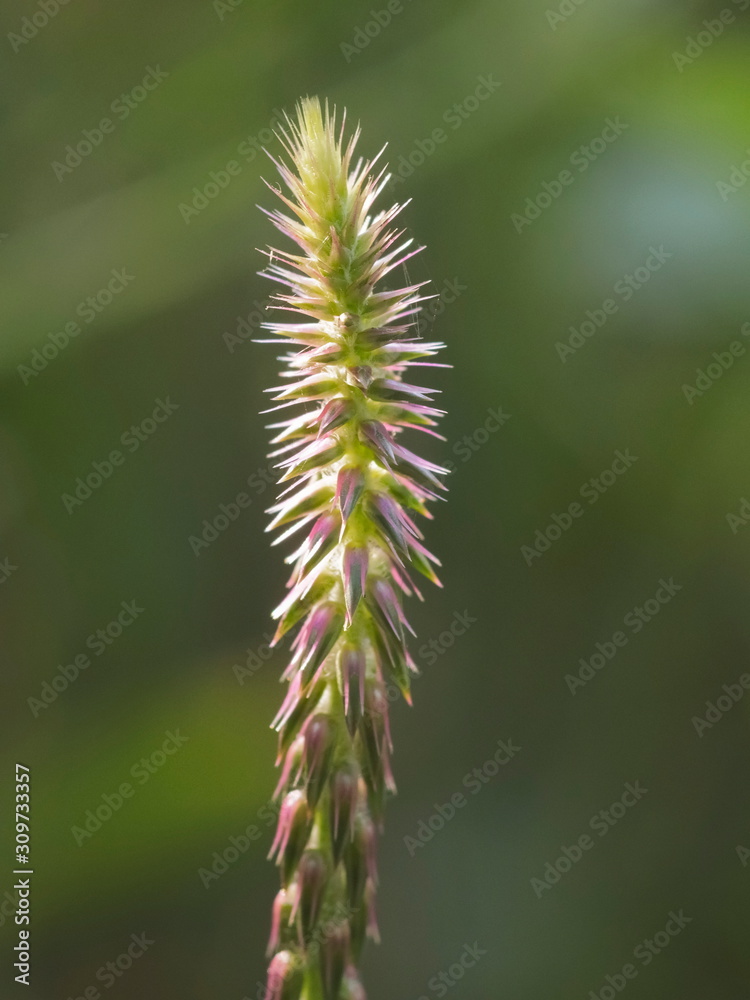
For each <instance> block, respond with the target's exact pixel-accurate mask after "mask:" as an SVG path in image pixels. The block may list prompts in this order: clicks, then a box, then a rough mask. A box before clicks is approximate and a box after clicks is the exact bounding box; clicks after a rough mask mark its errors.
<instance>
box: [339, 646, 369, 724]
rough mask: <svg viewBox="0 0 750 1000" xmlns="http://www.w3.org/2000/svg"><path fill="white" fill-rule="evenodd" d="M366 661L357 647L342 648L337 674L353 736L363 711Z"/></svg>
mask: <svg viewBox="0 0 750 1000" xmlns="http://www.w3.org/2000/svg"><path fill="white" fill-rule="evenodd" d="M366 668H367V659H366V657H365V654H364V651H363V650H362V649H361V648H360V647H358V646H344V648H343V649H342V651H341V654H340V656H339V673H340V677H341V685H342V693H343V696H344V712H345V713H346V722H347V726H348V728H349V732H350V733H351V735H352V736H353V735H354V733H355V731H356V729H357V724H358V723H359V720H360V719H361V718H362V713H363V712H364V710H365V671H366Z"/></svg>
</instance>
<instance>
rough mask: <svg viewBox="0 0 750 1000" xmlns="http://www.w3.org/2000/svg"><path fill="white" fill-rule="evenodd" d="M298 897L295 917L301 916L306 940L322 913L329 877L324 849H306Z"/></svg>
mask: <svg viewBox="0 0 750 1000" xmlns="http://www.w3.org/2000/svg"><path fill="white" fill-rule="evenodd" d="M297 871H298V878H297V883H298V898H297V901H296V906H295V909H294V911H293V914H292V916H293V918H294V917H299V919H300V926H301V930H302V935H303V938H304V939H305V940H307V938H308V937H309V936H310V935H311V934H312V931H313V930H314V929H315V924H316V923H317V921H318V916H319V915H320V907H321V903H322V902H323V893H324V891H325V887H326V882H327V879H328V874H329V871H328V863H327V861H326V859H325V855H324V854H323V853H322V851H305V853H304V854H303V855H302V858H301V860H300V862H299V865H298V869H297Z"/></svg>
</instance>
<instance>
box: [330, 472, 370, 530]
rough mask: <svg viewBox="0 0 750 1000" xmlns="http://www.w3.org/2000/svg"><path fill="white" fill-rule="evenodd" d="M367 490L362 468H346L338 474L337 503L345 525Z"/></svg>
mask: <svg viewBox="0 0 750 1000" xmlns="http://www.w3.org/2000/svg"><path fill="white" fill-rule="evenodd" d="M364 488H365V477H364V473H363V472H362V470H361V469H360V468H356V467H355V468H345V469H341V470H340V472H339V473H338V478H337V481H336V497H335V499H336V503H337V504H338V506H339V510H340V511H341V517H342V520H343V523H344V525H346V522H347V521H348V520H349V517H350V516H351V513H352V511H353V510H354V508H355V507H356V506H357V504H358V503H359V500H360V497H361V496H362V493H363V491H364Z"/></svg>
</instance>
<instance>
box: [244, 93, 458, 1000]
mask: <svg viewBox="0 0 750 1000" xmlns="http://www.w3.org/2000/svg"><path fill="white" fill-rule="evenodd" d="M344 131H345V116H344V121H343V122H342V124H341V128H340V130H337V127H336V115H335V112H333V113H330V112H329V109H328V107H327V106H326V108H325V110H324V109H322V108H321V105H320V102H319V101H318V100H317V99H316V98H306V99H305V100H303V101H302V103H301V105H300V106H298V108H297V117H296V120H291V119H287V124H286V128H284V129H282V130H280V134H279V139H280V140H281V143H282V145H283V146H284V149H285V151H286V153H287V155H288V157H289V160H290V161H291V162H290V163H289V164H287V163H286V162H283V161H281V160H280V161H278V162H277V161H276V160H273V162H274V163H275V165H276V167H277V168H278V171H279V173H280V174H281V177H282V179H283V181H284V183H285V185H286V188H287V191H286V192H283V191H281V190H277V189H276V188H274V187H271V190H272V191H274V193H275V194H277V195H278V196H279V198H280V199H281V200H282V202H283V203H284V205H285V206H286V207H287V208H288V210H289V213H290V214H286V213H285V212H282V211H273V212H268V213H267V214H268V215H269V216H270V218H271V220H272V221H273V223H274V225H275V226H276V227H277V228H278V229H279V230H280V231H281V232H282V233H283V234H284V235H286V236H288V237H290V238H291V239H292V240H293V241H294V242H295V243H296V244H297V248H298V249H296V252H294V253H292V252H289V251H287V250H271V251H269V253H268V257H269V264H268V267H267V270H266V271H265V272H264V275H265V276H266V277H269V278H272V279H273V280H275V281H277V282H280V283H281V285H282V286H284V288H283V291H282V293H280V294H277V295H276V296H275V297H274V308H276V309H278V310H281V311H283V312H285V313H293V314H295V316H294V322H291V321H290V322H287V321H286V320H284V321H281V322H278V323H276V322H274V323H267V324H265V328H266V329H268V330H270V331H272V333H273V334H274V340H273V341H272V342H273V343H283V344H285V345H291V347H292V352H291V353H289V354H288V355H285V356H284V357H283V358H282V359H281V360H282V361H283V362H284V363H285V365H286V370H285V371H284V373H283V375H282V377H283V378H284V379H285V382H284V384H283V385H282V386H280V387H278V388H276V389H272V390H269V391H271V392H272V393H273V394H274V396H273V398H274V400H275V401H276V402H277V403H278V406H276V407H274V410H281V411H284V413H283V415H284V417H285V419H283V420H282V422H281V423H275V424H272V425H271V426H272V428H273V429H274V430H275V431H276V432H277V433H276V436H275V438H274V440H273V443H274V444H275V445H277V446H278V447H277V450H276V451H274V452H273V453H272V457H275V458H276V459H277V467H278V468H279V470H280V482H281V483H283V484H286V485H285V486H284V488H283V491H282V492H281V494H280V497H279V501H278V503H277V504H276V506H274V507H273V508H271V511H270V513H272V514H273V520H272V522H271V524H270V526H269V530H272V529H276V528H283V529H284V530H283V533H282V534H281V536H280V537H279V538H278V539H277V541H279V542H281V541H283V540H286V539H287V538H290V537H291V536H294V535H295V534H296V536H297V539H298V542H299V547H298V548H297V550H296V551H295V552H294V553H293V554H292V555H291V556H290V557H289V559H288V562H290V563H291V564H292V566H293V568H292V574H291V578H290V580H289V582H288V593H287V595H286V597H285V599H284V600H283V601H282V602H281V604H280V605H279V607H278V608H277V609H276V611H275V612H274V617H275V618H276V619H277V620H278V629H277V631H276V635H275V638H274V642H278V641H279V640H280V639H281V638H282V637H283V636H284V635H285V634H286V633H288V632H290V631H291V630H295V637H294V640H293V642H292V643H291V658H290V660H289V664H288V666H287V668H286V670H285V672H284V675H283V676H284V679H285V680H286V681H288V684H289V687H288V691H287V695H286V698H285V700H284V702H283V704H282V706H281V709H280V710H279V713H278V716H277V717H276V719H275V721H274V724H273V725H274V728H275V729H276V730H277V731H278V734H279V757H278V764H279V766H280V768H281V777H280V781H279V784H278V788H277V790H276V794H277V796H278V797H279V798H280V800H281V807H280V814H279V822H278V829H277V832H276V838H275V840H274V842H273V846H272V849H271V854H272V856H274V857H275V859H276V862H277V864H278V866H279V869H280V873H281V890H280V892H279V894H278V896H277V897H276V900H275V903H274V907H273V916H272V924H271V939H270V942H269V956H270V957H271V964H270V968H269V973H268V990H267V998H268V1000H297V998H301V1000H364V997H365V993H364V990H363V987H362V985H361V983H360V980H359V975H358V971H357V967H358V962H359V956H360V953H361V950H362V947H363V945H364V942H365V939H366V938H367V937H368V936H369V937H370V938H374V939H377V937H378V930H377V923H376V918H375V909H374V897H375V887H376V884H377V872H376V863H375V855H376V839H377V833H378V831H379V830H380V829H381V828H382V819H383V807H384V801H385V797H386V793H387V792H389V791H390V792H393V791H395V785H394V781H393V776H392V772H391V762H390V757H391V751H392V745H391V737H390V730H389V723H388V706H389V702H390V701H391V700H392V699H393V696H394V694H395V695H396V696H398V694H399V692H400V694H401V695H403V697H404V698H405V699H406V700H407V701H408V702H410V700H411V699H410V694H409V686H410V677H411V675H412V674H414V673H416V668H415V666H414V663H413V661H412V659H411V658H410V656H409V653H408V651H407V648H406V641H405V637H406V632H407V631H411V628H410V626H409V623H408V621H407V619H406V617H405V615H404V611H403V608H402V600H403V595H411V594H416V595H417V596H418V597H420V598H421V594H420V593H419V590H418V588H417V585H416V583H415V581H414V576H415V575H422V576H425V577H427V579H429V580H431V581H432V582H434V583H438V580H437V577H436V575H435V571H434V568H433V567H434V565H435V564H436V563H437V562H438V561H437V559H436V558H435V557H434V556H433V555H431V553H430V552H428V551H427V549H426V548H425V547H424V545H423V542H422V539H423V535H422V532H421V531H420V529H419V527H418V526H417V524H416V522H415V515H417V514H420V515H424V516H428V517H429V516H430V515H429V514H428V511H427V508H426V504H427V502H428V501H430V500H433V499H436V498H437V497H438V496H439V494H440V491H441V490H443V489H444V486H443V484H442V482H441V480H440V478H439V477H440V476H441V475H442V474H443V473H444V472H445V470H444V469H442V468H440V467H439V466H436V465H434V464H432V463H431V462H428V461H426V460H425V459H423V458H421V457H420V456H419V455H417V454H415V453H414V452H413V451H410V450H409V449H408V448H406V447H404V445H403V444H401V438H402V432H403V431H404V430H406V429H409V430H420V431H424V432H426V433H428V434H433V435H434V434H435V431H434V430H433V429H432V428H433V427H434V426H435V423H436V418H438V417H439V416H441V415H442V411H440V410H437V409H435V408H434V406H433V404H432V395H433V393H434V391H435V390H430V389H423V388H421V387H420V386H417V385H412V384H411V383H410V382H407V381H405V380H404V373H405V372H406V371H407V369H408V368H409V367H411V366H413V365H416V364H422V365H424V364H428V363H429V362H425V361H423V360H422V359H424V358H427V357H429V356H431V355H433V354H434V353H435V352H436V351H437V350H438V349H439V348H441V347H442V346H443V345H442V344H438V343H427V342H424V341H422V340H421V339H420V338H419V336H418V331H417V329H416V328H415V324H416V319H417V316H418V313H419V310H420V308H421V305H420V304H421V302H422V301H424V297H423V296H422V295H421V294H420V285H408V286H407V287H404V288H398V289H395V290H388V289H385V288H383V287H382V286H381V283H382V281H383V279H385V278H386V277H387V276H388V275H389V274H390V273H391V272H393V271H395V270H396V269H397V268H400V266H401V265H402V264H403V263H404V261H406V260H407V259H408V258H409V257H411V256H412V255H413V254H414V253H417V252H418V249H421V248H418V249H412V248H411V240H406V241H404V240H403V230H399V229H398V228H397V227H396V226H394V224H393V223H394V220H395V218H396V216H397V215H398V214H399V212H400V211H401V209H402V208H403V205H393V206H392V207H391V208H388V209H386V210H385V211H380V212H377V213H374V212H373V205H374V203H375V201H376V199H377V197H378V195H379V194H380V193H381V192H382V190H383V188H384V187H385V185H386V184H387V182H388V179H389V176H390V175H389V174H388V173H387V168H386V167H380V168H378V169H377V171H376V170H375V169H374V168H375V164H376V162H377V160H378V159H379V157H380V155H382V152H383V151H382V150H381V153H379V154H378V156H376V157H375V158H374V159H373V160H371V161H363V160H362V159H358V160H357V161H356V163H354V161H353V154H354V150H355V146H356V143H357V139H358V136H359V130H358V129H357V130H356V131H355V132H354V134H353V135H352V136H351V137H350V138H349V139H348V140H347V141H346V142H345V139H344ZM272 159H273V157H272ZM269 186H270V185H269ZM290 407H291V408H292V411H291V412H292V414H293V415H291V416H290V415H288V413H287V412H286V411H287V408H290ZM300 408H301V410H300ZM437 436H439V435H437Z"/></svg>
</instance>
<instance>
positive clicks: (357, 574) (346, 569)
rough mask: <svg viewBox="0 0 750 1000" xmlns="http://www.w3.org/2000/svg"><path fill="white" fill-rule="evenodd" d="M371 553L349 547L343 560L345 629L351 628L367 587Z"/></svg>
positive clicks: (364, 549) (363, 549)
mask: <svg viewBox="0 0 750 1000" xmlns="http://www.w3.org/2000/svg"><path fill="white" fill-rule="evenodd" d="M369 559H370V557H369V552H368V550H367V549H366V548H355V547H353V546H347V548H346V549H345V550H344V558H343V560H342V567H341V572H342V577H343V580H344V600H345V603H346V623H345V626H344V627H345V628H349V627H350V626H351V624H352V619H353V618H354V613H355V612H356V610H357V607H358V606H359V602H360V601H361V599H362V597H363V596H364V593H365V590H366V587H367V567H368V564H369Z"/></svg>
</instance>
